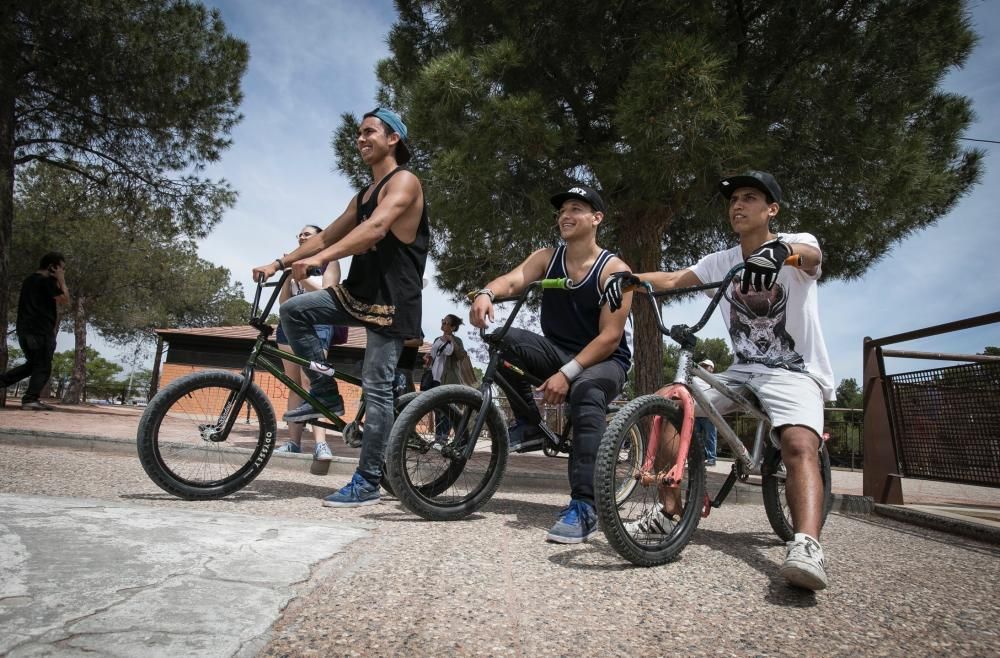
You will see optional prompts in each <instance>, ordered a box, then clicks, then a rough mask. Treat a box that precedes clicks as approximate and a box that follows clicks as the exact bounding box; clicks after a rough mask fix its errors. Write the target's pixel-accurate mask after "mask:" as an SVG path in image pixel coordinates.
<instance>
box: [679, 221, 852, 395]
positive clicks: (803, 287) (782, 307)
mask: <svg viewBox="0 0 1000 658" xmlns="http://www.w3.org/2000/svg"><path fill="white" fill-rule="evenodd" d="M778 235H779V236H780V237H782V238H784V239H785V241H786V242H791V243H796V244H807V245H810V246H812V247H816V248H817V249H819V243H818V242H817V241H816V238H815V237H813V236H812V235H811V234H809V233H779V234H778ZM741 262H743V253H742V250H741V249H740V247H739V245H737V246H735V247H733V248H732V249H727V250H726V251H717V252H715V253H713V254H709V255H707V256H705V257H704V258H702V259H701V260H700V261H698V263H697V264H696V265H695V266H694V267H692V268H690V269H691V271H692V272H694V274H695V276H697V277H698V278H699V279H700V280H701V282H702V283H711V282H712V281H719V280H721V279H722V278H723V277H724V276H725V275H726V273H727V272H729V270H730V269H732V268H733V267H734V266H735V265H737V264H738V263H741ZM741 274H742V273H741ZM820 274H821V271H820V270H819V269H818V268H817V271H816V272H815V273H813V274H812V275H810V274H807V273H806V272H805V271H804V270H801V269H799V268H796V267H788V266H786V267H782V268H781V271H780V272H778V280H777V281H776V282H775V284H774V287H773V288H771V289H770V290H762V291H761V292H755V291H754V290H753V288H750V289H749V290H748V291H747V294H746V295H743V294H741V293H740V278H739V275H738V276H737V277H736V278H735V279H734V280H733V282H732V284H731V285H730V286H729V290H727V291H726V293H725V296H724V297H723V299H722V301H721V302H720V304H719V312H720V313H722V318H723V320H724V321H725V323H726V328H727V329H728V330H729V339H730V341H731V342H732V345H733V352H735V353H736V362H735V363H734V364H733V366H732V368H733V369H736V370H739V371H742V372H760V373H773V372H774V368H784V369H786V370H791V371H793V372H804V373H807V374H809V375H810V376H811V377H812V378H813V379H815V380H816V382H817V383H818V384H819V385H820V387H821V388H822V389H823V399H825V400H833V399H835V393H834V384H833V368H831V367H830V357H829V356H828V355H827V352H826V343H825V342H824V341H823V330H822V329H821V328H820V324H819V304H818V302H817V285H816V280H817V279H819V277H820ZM705 294H707V295H708V296H712V295H714V294H715V290H708V291H706V293H705Z"/></svg>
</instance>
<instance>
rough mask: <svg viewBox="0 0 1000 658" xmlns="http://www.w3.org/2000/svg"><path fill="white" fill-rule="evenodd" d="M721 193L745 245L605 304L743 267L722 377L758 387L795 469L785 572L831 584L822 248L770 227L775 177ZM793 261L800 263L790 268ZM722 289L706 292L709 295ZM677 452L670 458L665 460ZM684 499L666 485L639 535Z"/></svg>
mask: <svg viewBox="0 0 1000 658" xmlns="http://www.w3.org/2000/svg"><path fill="white" fill-rule="evenodd" d="M719 192H720V193H721V194H722V196H723V198H725V199H726V200H727V201H728V202H729V222H730V225H731V226H732V228H733V231H735V232H736V234H737V235H738V236H739V238H740V244H739V245H738V246H736V247H733V248H732V249H727V250H724V251H718V252H715V253H712V254H709V255H707V256H705V257H704V258H702V259H701V260H700V261H698V263H696V264H695V265H694V266H693V267H691V268H688V269H684V270H680V271H678V272H648V273H645V274H635V275H633V274H628V275H623V276H620V277H615V278H614V279H613V280H612V281H610V282H609V284H608V287H607V294H606V295H605V301H607V302H608V304H609V306H611V307H612V308H615V307H617V305H618V304H619V301H618V299H619V297H620V295H621V292H622V291H623V290H626V289H628V288H629V287H630V286H633V285H636V284H638V283H641V282H649V283H651V284H652V285H653V288H654V289H656V290H667V289H670V288H685V287H688V286H696V285H701V284H702V283H710V282H712V281H719V280H720V279H722V278H723V277H724V276H725V275H726V273H727V272H728V271H729V270H730V269H731V268H732V267H733V266H735V265H736V264H738V263H741V262H742V263H744V264H745V269H744V270H743V272H742V275H741V277H740V278H737V279H736V280H735V281H734V282H733V286H732V288H731V289H730V290H727V291H726V294H725V297H724V298H723V300H722V302H721V303H720V304H719V310H720V313H721V314H722V318H723V320H724V321H725V323H726V326H727V328H728V329H729V337H730V340H731V341H732V343H733V351H734V352H735V353H736V362H735V363H734V364H733V365H732V366H731V367H730V368H729V369H728V370H727V371H726V372H724V373H722V374H720V375H716V377H717V378H718V379H720V380H723V381H725V382H726V384H727V385H728V386H729V387H731V388H746V389H749V390H751V391H752V392H753V393H754V394H755V395H756V396H757V399H758V400H760V402H761V405H762V406H763V408H764V411H765V412H766V413H767V414H768V415H769V416H770V418H771V426H772V430H771V440H772V442H773V443H774V445H775V447H777V448H779V449H780V450H781V458H782V461H783V462H784V464H785V468H786V469H787V470H788V480H787V488H786V495H787V497H788V507H789V510H790V511H791V515H792V520H793V525H794V527H795V533H796V534H795V539H794V540H793V541H790V542H788V544H787V553H786V557H785V562H784V564H783V565H782V566H781V573H782V575H783V576H784V577H785V578H786V580H788V582H790V583H791V584H793V585H796V586H798V587H803V588H806V589H811V590H819V589H823V588H825V587H826V586H827V577H826V570H825V567H824V562H823V549H822V548H821V547H820V544H819V533H820V529H821V527H822V524H823V480H822V475H821V472H820V462H819V450H820V448H821V447H822V439H821V435H822V433H823V407H824V400H826V401H829V400H833V399H834V388H833V371H832V369H831V367H830V359H829V357H828V356H827V352H826V345H825V343H824V341H823V332H822V329H821V328H820V323H819V307H818V303H817V285H816V281H817V280H818V279H819V277H820V274H821V265H822V262H823V253H822V252H821V251H820V248H819V242H817V240H816V238H815V237H813V236H812V235H811V234H809V233H774V232H772V231H771V221H772V220H773V219H774V218H775V217H777V215H778V212H779V211H780V209H781V203H782V194H781V187H780V186H779V185H778V182H777V181H776V180H775V179H774V176H772V175H771V174H769V173H767V172H764V171H749V172H747V173H745V174H742V175H739V176H730V177H728V178H724V179H723V180H722V181H720V182H719ZM789 257H792V259H791V260H792V262H793V264H794V265H795V267H782V266H783V265H784V264H785V262H786V260H788V259H789ZM714 293H715V291H714V290H710V291H707V294H708V295H709V296H712V295H714ZM706 395H707V396H708V398H709V400H710V401H711V402H712V404H713V405H714V406H715V407H716V408H717V409H718V410H719V412H720V413H723V414H725V413H726V412H727V405H728V404H730V403H729V401H728V398H725V397H723V396H722V395H721V394H719V393H718V392H717V391H715V390H710V391H707V392H706ZM698 413H699V414H700V413H701V412H700V411H699V412H698ZM673 450H676V448H673ZM668 451H669V448H668ZM674 454H676V453H674ZM673 456H674V455H666V456H665V457H664V463H668V462H671V458H672V457H673ZM676 496H677V491H676V489H673V490H669V491H661V502H662V503H663V509H662V510H659V509H654V508H651V509H650V514H649V515H647V517H646V518H643V519H640V520H639V521H637V522H636V523H635V529H634V531H635V532H636V533H643V534H649V533H654V534H655V533H656V532H660V531H662V529H665V528H668V527H670V525H671V523H672V517H673V516H674V514H675V513H676V512H677V511H679V510H677V509H676V507H677V506H678V505H679V501H678V500H677V498H676Z"/></svg>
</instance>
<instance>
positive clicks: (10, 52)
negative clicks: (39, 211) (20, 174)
mask: <svg viewBox="0 0 1000 658" xmlns="http://www.w3.org/2000/svg"><path fill="white" fill-rule="evenodd" d="M0 5H2V7H0V62H3V64H2V65H0V281H2V282H3V284H2V286H3V289H2V290H0V327H2V328H3V338H4V339H3V340H0V371H6V370H7V360H8V358H9V355H8V353H7V312H8V310H9V309H8V308H7V295H8V290H7V287H8V286H10V285H12V283H13V282H11V281H10V276H9V274H8V271H7V268H8V266H9V264H10V241H11V237H12V234H13V227H14V129H15V126H14V98H15V96H14V94H15V93H16V92H15V89H16V84H15V82H16V81H15V74H14V62H15V61H16V59H17V58H16V55H17V42H16V39H15V37H14V35H15V34H16V32H15V29H14V6H13V5H14V3H7V2H3V3H0ZM17 283H20V282H17ZM6 404H7V389H5V388H0V407H2V406H5V405H6Z"/></svg>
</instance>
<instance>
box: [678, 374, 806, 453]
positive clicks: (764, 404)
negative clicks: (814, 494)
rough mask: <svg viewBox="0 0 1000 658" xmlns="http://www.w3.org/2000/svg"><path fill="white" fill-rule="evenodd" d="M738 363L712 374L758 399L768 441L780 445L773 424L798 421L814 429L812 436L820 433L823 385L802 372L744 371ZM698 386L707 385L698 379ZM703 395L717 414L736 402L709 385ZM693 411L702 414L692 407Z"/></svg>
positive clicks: (723, 412) (728, 409)
mask: <svg viewBox="0 0 1000 658" xmlns="http://www.w3.org/2000/svg"><path fill="white" fill-rule="evenodd" d="M738 368H739V366H735V367H733V368H730V369H729V370H727V371H725V372H722V373H719V374H718V375H715V377H716V378H717V379H719V380H721V381H722V382H724V383H725V384H726V386H728V387H729V388H730V389H733V390H736V391H739V392H741V393H742V392H743V391H741V390H740V389H749V390H750V391H751V392H752V393H753V394H754V395H756V396H757V399H758V400H759V401H760V405H761V408H762V409H763V411H764V413H766V414H767V415H768V417H769V418H770V419H771V427H772V430H771V441H772V442H773V443H774V445H775V447H779V448H780V447H781V443H780V437H779V436H778V433H777V432H776V431H775V428H780V427H784V426H785V425H802V426H804V427H808V428H809V429H811V430H812V431H813V432H815V433H816V439H817V440H819V438H820V437H821V436H822V435H823V389H822V388H820V385H819V383H818V382H817V381H816V380H815V379H813V378H812V377H811V376H810V375H808V374H806V373H804V372H792V371H791V370H783V369H778V368H774V369H769V370H771V371H770V372H768V373H760V372H746V371H742V370H739V369H738ZM697 383H698V384H699V388H704V387H706V386H707V385H706V384H705V383H704V382H702V381H700V380H699V381H698V382H697ZM705 395H706V396H707V397H708V399H709V401H710V402H711V403H712V404H713V405H714V406H715V408H716V409H717V410H718V411H719V413H720V414H723V415H724V414H727V413H729V412H730V411H733V410H735V409H736V404H735V403H733V402H732V401H731V400H729V398H727V397H726V396H724V395H722V394H721V393H719V392H718V391H716V390H715V389H713V388H708V390H705ZM695 415H703V414H702V413H701V412H700V411H698V410H695Z"/></svg>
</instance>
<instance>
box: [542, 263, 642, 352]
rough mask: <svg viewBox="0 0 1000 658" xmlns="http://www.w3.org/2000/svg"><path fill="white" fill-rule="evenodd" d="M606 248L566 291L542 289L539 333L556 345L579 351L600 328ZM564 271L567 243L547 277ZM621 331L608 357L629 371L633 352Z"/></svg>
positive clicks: (563, 273) (551, 264)
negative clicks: (540, 327)
mask: <svg viewBox="0 0 1000 658" xmlns="http://www.w3.org/2000/svg"><path fill="white" fill-rule="evenodd" d="M614 257H615V255H614V254H612V253H611V252H610V251H608V250H607V249H604V250H602V251H601V255H600V256H598V257H597V260H595V261H594V264H593V266H591V268H590V271H589V272H587V276H585V277H584V278H583V280H582V281H577V282H574V283H573V287H572V288H570V289H569V290H545V291H543V292H542V333H543V334H545V337H546V338H548V339H549V340H551V341H552V342H553V343H555V344H556V345H558V346H559V347H561V348H563V349H564V350H567V351H569V352H572V353H574V354H579V353H580V352H581V351H582V350H583V348H584V347H586V346H587V344H588V343H590V341H592V340H594V339H595V338H597V334H599V333H600V331H601V307H600V305H599V304H598V302H599V301H600V299H601V271H602V270H603V269H604V266H605V265H607V264H608V261H609V260H611V259H612V258H614ZM565 276H568V274H567V273H566V245H562V246H560V247H558V248H557V249H556V251H555V253H554V254H552V260H550V261H549V267H548V269H547V270H546V271H545V278H546V279H558V278H561V277H565ZM625 338H626V337H625V334H624V333H623V334H622V339H621V341H620V342H619V343H618V347H616V348H615V351H614V352H612V354H611V356H610V357H608V358H610V359H613V360H614V361H615V362H616V363H618V364H620V365H621V366H622V368H624V369H625V370H626V372H627V371H628V369H629V368H630V367H631V362H632V351H631V350H630V349H629V347H628V341H626V339H625Z"/></svg>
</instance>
